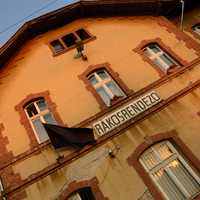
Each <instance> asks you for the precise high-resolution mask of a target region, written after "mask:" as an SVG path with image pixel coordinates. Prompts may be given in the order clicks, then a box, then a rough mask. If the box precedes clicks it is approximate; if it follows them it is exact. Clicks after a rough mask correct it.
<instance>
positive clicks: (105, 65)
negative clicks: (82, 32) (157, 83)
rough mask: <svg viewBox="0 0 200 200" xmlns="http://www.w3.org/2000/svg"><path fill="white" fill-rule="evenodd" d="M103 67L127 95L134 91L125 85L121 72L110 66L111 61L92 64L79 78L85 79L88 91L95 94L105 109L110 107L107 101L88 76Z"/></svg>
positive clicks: (101, 106)
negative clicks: (120, 75)
mask: <svg viewBox="0 0 200 200" xmlns="http://www.w3.org/2000/svg"><path fill="white" fill-rule="evenodd" d="M101 69H104V70H106V71H107V72H108V73H109V75H110V76H111V77H112V78H113V80H114V81H115V82H116V83H117V84H118V85H119V86H120V88H121V89H122V90H123V92H124V93H125V94H126V95H127V96H129V95H131V94H133V93H134V92H133V91H132V90H130V89H129V88H128V87H127V86H126V85H125V83H124V82H123V81H122V80H121V79H120V77H119V74H118V73H117V72H115V71H114V70H113V69H112V68H111V67H110V63H108V62H106V63H103V64H99V65H90V66H89V67H88V69H87V70H86V71H84V72H83V73H82V74H80V75H79V76H78V78H79V79H82V80H83V82H84V83H85V85H86V89H87V90H88V91H90V92H91V93H92V94H93V96H94V97H95V98H96V100H97V101H98V103H99V104H100V109H101V110H104V109H106V108H108V106H107V105H106V103H105V102H104V100H103V99H102V98H101V96H100V95H99V94H98V92H97V91H96V89H95V88H94V87H93V85H92V84H91V83H90V81H89V80H88V78H87V77H88V76H89V75H90V74H92V73H94V72H95V71H97V70H101Z"/></svg>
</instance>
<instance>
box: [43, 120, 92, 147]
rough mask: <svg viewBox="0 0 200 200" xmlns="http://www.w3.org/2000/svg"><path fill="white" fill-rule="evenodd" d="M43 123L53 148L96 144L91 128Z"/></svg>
mask: <svg viewBox="0 0 200 200" xmlns="http://www.w3.org/2000/svg"><path fill="white" fill-rule="evenodd" d="M43 125H44V128H45V130H46V132H47V134H48V135H49V138H50V140H51V142H52V144H53V146H54V148H55V149H58V148H61V147H66V146H73V147H75V148H78V149H81V148H83V147H84V146H85V145H87V144H93V145H95V144H96V140H95V139H94V135H93V130H92V129H91V128H66V127H63V126H58V125H53V124H44V123H43Z"/></svg>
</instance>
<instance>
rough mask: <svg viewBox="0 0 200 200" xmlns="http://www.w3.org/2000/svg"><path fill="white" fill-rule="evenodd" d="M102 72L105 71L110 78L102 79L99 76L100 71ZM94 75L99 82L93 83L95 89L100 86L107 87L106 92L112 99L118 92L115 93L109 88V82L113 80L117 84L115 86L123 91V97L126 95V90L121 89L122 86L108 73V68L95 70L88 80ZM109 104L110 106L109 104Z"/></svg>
mask: <svg viewBox="0 0 200 200" xmlns="http://www.w3.org/2000/svg"><path fill="white" fill-rule="evenodd" d="M101 72H104V73H105V74H106V75H107V76H108V78H106V79H104V80H102V79H101V78H100V77H99V75H98V73H101ZM93 75H94V76H95V78H96V79H97V81H98V83H96V84H94V85H93V87H94V88H95V89H97V88H100V87H103V88H104V89H105V91H106V93H107V94H108V96H109V98H110V99H112V98H113V97H114V95H116V94H113V93H112V92H111V91H110V90H109V88H108V87H107V86H106V84H107V83H109V82H111V81H112V82H113V83H114V84H115V86H116V87H117V89H118V90H119V91H120V92H121V94H122V96H123V97H126V95H125V94H124V92H123V91H122V90H121V88H120V87H119V86H118V84H117V83H116V82H115V81H114V80H113V79H112V78H111V77H110V75H109V74H108V72H107V71H106V70H100V71H97V72H94V73H93V74H91V75H90V76H89V77H88V80H89V79H90V78H91V77H92V76H93ZM108 106H109V105H108Z"/></svg>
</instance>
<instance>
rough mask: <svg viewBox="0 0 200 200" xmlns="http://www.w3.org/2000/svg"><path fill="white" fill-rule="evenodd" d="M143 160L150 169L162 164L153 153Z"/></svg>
mask: <svg viewBox="0 0 200 200" xmlns="http://www.w3.org/2000/svg"><path fill="white" fill-rule="evenodd" d="M141 160H142V161H143V162H144V164H145V165H146V167H147V168H148V169H151V168H153V167H154V166H156V165H157V164H158V163H159V162H160V161H159V160H158V158H157V157H156V155H155V153H154V152H153V151H152V152H150V153H148V154H147V155H146V156H144V157H142V158H141Z"/></svg>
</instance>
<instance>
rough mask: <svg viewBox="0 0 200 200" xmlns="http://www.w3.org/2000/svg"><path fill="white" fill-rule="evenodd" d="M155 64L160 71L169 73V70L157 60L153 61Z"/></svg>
mask: <svg viewBox="0 0 200 200" xmlns="http://www.w3.org/2000/svg"><path fill="white" fill-rule="evenodd" d="M153 62H154V63H155V64H156V65H157V66H158V67H160V69H162V70H163V71H164V72H165V73H167V69H166V67H165V66H164V65H163V64H162V63H161V62H160V61H159V60H158V59H157V58H155V59H153Z"/></svg>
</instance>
